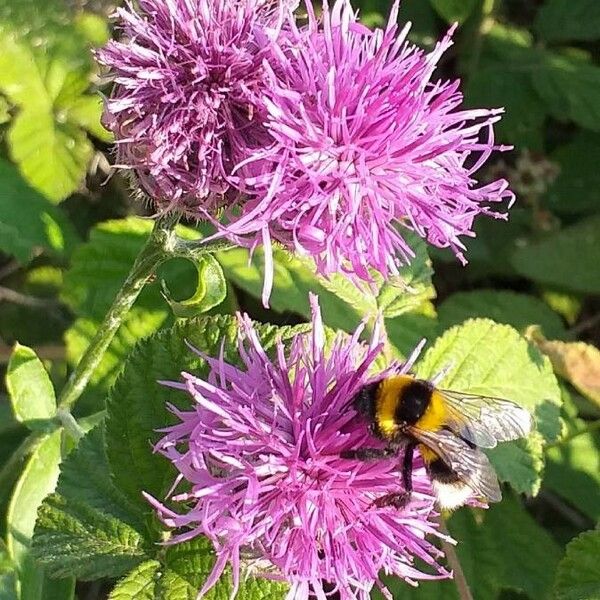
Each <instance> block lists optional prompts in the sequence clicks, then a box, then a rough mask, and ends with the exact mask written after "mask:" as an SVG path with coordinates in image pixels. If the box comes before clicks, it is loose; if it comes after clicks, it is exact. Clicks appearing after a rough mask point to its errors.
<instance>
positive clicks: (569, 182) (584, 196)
mask: <svg viewBox="0 0 600 600" xmlns="http://www.w3.org/2000/svg"><path fill="white" fill-rule="evenodd" d="M598 6H600V3H599V4H598ZM551 158H552V160H553V161H554V162H556V163H558V166H559V173H558V177H557V178H556V180H555V181H554V183H553V184H552V185H551V186H550V189H549V190H548V193H547V196H546V199H545V205H546V206H547V207H548V208H549V209H550V210H551V211H552V212H556V213H559V214H565V215H571V214H580V213H593V212H596V210H597V209H598V206H599V205H600V170H599V169H598V168H597V166H598V164H599V162H600V135H599V134H597V133H592V132H590V131H581V132H579V133H578V134H577V135H576V136H575V137H574V138H573V140H572V141H571V142H570V143H569V144H565V145H563V146H559V148H558V149H557V150H556V151H555V152H554V153H553V154H552V156H551Z"/></svg>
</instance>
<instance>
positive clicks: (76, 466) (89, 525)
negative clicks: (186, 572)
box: [33, 425, 153, 580]
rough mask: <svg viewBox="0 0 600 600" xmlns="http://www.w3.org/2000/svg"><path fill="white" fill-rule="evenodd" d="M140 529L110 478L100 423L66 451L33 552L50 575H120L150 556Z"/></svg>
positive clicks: (43, 508)
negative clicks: (68, 452) (73, 447)
mask: <svg viewBox="0 0 600 600" xmlns="http://www.w3.org/2000/svg"><path fill="white" fill-rule="evenodd" d="M144 532H145V525H144V521H143V518H142V517H141V516H140V515H139V514H138V512H137V511H136V509H135V507H133V506H132V505H131V504H130V502H129V501H128V500H127V498H126V497H125V496H124V495H123V494H122V493H121V492H120V491H119V490H118V489H117V488H116V487H115V485H114V483H113V482H112V480H111V476H110V472H109V469H108V461H107V458H106V452H105V449H104V428H103V426H101V425H100V426H98V427H96V428H95V429H93V430H92V431H91V432H90V433H89V434H87V435H86V436H85V437H84V438H83V440H82V441H81V442H80V443H79V446H78V447H77V448H76V449H75V450H74V451H73V452H72V453H71V454H69V456H68V458H67V459H66V461H65V462H64V464H63V465H62V467H61V473H60V477H59V480H58V486H57V490H56V493H54V494H51V495H50V496H48V497H47V498H46V499H45V500H44V502H43V504H42V506H41V508H40V510H39V513H38V520H37V523H36V527H35V534H34V538H33V552H34V555H35V557H36V558H37V560H38V562H39V563H40V564H41V565H43V566H44V568H45V569H46V571H47V572H48V573H49V574H50V575H52V576H53V577H62V576H66V575H74V576H76V577H77V578H78V579H84V580H86V579H98V578H100V577H118V576H121V575H124V574H125V573H127V571H129V570H130V569H131V568H133V567H135V566H136V565H138V564H140V563H141V562H143V561H144V560H146V559H147V558H148V557H149V556H151V555H152V550H153V549H152V546H151V545H150V544H149V543H148V542H147V541H146V540H145V539H144Z"/></svg>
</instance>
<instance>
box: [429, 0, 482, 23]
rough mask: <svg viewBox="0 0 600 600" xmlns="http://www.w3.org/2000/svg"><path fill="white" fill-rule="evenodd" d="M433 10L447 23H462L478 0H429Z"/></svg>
mask: <svg viewBox="0 0 600 600" xmlns="http://www.w3.org/2000/svg"><path fill="white" fill-rule="evenodd" d="M429 1H430V2H431V5H432V6H433V8H434V9H435V11H436V12H437V13H438V15H440V17H442V18H443V19H445V20H446V21H447V22H448V23H455V22H458V23H464V22H465V21H466V20H467V18H468V17H469V16H470V15H471V13H472V12H473V11H474V10H475V8H476V7H477V5H478V3H479V0H429Z"/></svg>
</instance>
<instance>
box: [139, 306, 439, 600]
mask: <svg viewBox="0 0 600 600" xmlns="http://www.w3.org/2000/svg"><path fill="white" fill-rule="evenodd" d="M362 329H363V328H362V327H361V328H359V329H358V330H357V331H356V333H355V334H354V335H353V336H352V337H350V336H348V335H346V334H339V335H338V336H337V337H336V338H335V339H334V341H333V342H332V343H331V345H330V346H329V344H328V348H330V349H326V348H325V335H324V331H323V324H322V321H321V316H320V312H319V308H318V304H317V302H316V299H315V298H313V299H312V333H310V334H305V335H299V336H297V337H295V338H294V339H293V341H292V342H291V346H290V347H289V348H288V349H287V350H286V349H285V348H284V346H283V344H282V343H281V342H278V343H277V344H276V348H275V352H274V354H275V356H274V358H273V359H271V358H270V357H269V356H268V355H267V353H266V352H265V350H264V348H263V347H262V345H261V343H260V341H259V338H258V335H257V332H256V331H255V329H254V327H253V324H252V323H251V321H250V320H249V319H248V318H247V317H243V318H242V317H240V319H239V331H240V333H239V356H240V364H239V365H237V366H234V365H231V364H228V363H226V362H225V361H224V359H223V356H221V357H218V358H210V357H205V356H203V358H204V359H205V360H206V362H207V363H208V366H209V368H210V374H209V376H208V378H207V379H201V378H199V377H197V376H195V375H192V374H189V373H184V374H183V381H182V382H179V383H175V382H174V383H169V384H168V385H170V386H171V387H174V388H176V389H180V390H182V391H184V392H187V393H188V394H189V395H190V397H191V399H192V400H193V403H194V404H193V407H192V408H191V409H190V410H179V409H176V408H174V407H172V408H171V410H172V411H173V412H174V414H175V415H176V417H177V419H178V421H179V422H178V423H177V424H176V425H174V426H172V427H169V428H168V429H166V430H165V431H166V435H165V436H164V438H163V439H162V440H161V441H160V442H159V444H158V446H157V448H158V449H159V451H161V452H162V453H164V454H165V455H166V456H167V457H168V458H169V459H170V460H171V461H172V462H173V464H174V465H175V466H176V468H177V469H178V470H179V472H180V473H181V476H182V478H183V479H185V480H186V481H187V482H188V484H189V486H188V487H189V489H188V490H187V491H185V492H181V493H179V494H176V495H175V496H173V498H172V499H173V500H174V501H179V502H181V503H182V505H181V513H176V512H174V511H172V510H170V509H168V508H166V507H165V506H164V505H162V504H161V503H160V502H159V501H157V500H155V499H151V502H152V503H153V504H154V505H155V506H156V507H157V509H158V511H159V514H160V515H161V517H162V519H163V521H164V522H165V523H166V524H167V525H168V526H171V527H183V528H184V530H183V531H181V532H180V533H176V534H175V535H174V536H173V537H172V538H171V543H177V542H178V541H182V540H186V539H190V538H191V537H194V536H197V535H205V536H208V538H209V539H210V540H211V541H212V542H213V544H214V548H215V551H216V553H217V556H218V559H217V562H216V565H215V567H214V570H213V572H212V574H211V575H210V577H209V578H208V580H207V582H206V585H205V586H204V588H203V590H202V592H205V591H206V590H207V589H209V588H210V587H211V586H212V585H214V583H215V582H216V580H217V579H218V577H219V575H220V574H221V572H222V571H223V569H224V568H225V566H226V564H227V563H229V564H230V565H231V567H232V570H233V578H234V583H235V582H237V581H238V580H239V571H240V565H242V566H244V568H245V569H248V570H251V571H254V572H261V571H262V572H265V571H266V572H267V573H268V576H269V577H277V578H280V579H283V580H285V581H287V582H289V583H290V585H291V588H290V594H289V596H288V598H290V599H292V598H293V599H295V600H299V599H308V598H309V595H314V596H315V597H318V598H321V599H323V598H325V595H324V594H325V589H327V590H329V591H331V590H332V589H334V590H337V591H338V592H339V595H340V598H342V599H343V600H346V599H355V598H360V599H361V600H367V598H369V592H370V590H371V588H372V587H373V586H374V585H379V586H381V587H382V588H383V589H384V590H385V588H384V587H383V584H382V583H381V581H380V580H379V575H380V573H381V572H386V573H388V574H394V575H397V576H399V577H402V578H404V579H405V580H407V581H408V582H415V581H417V580H420V579H431V578H440V577H447V576H448V572H447V571H446V570H445V569H444V568H443V567H442V566H440V565H439V564H438V563H437V560H438V559H439V557H440V553H439V551H438V550H437V549H436V548H435V546H433V545H432V544H431V543H430V542H429V541H428V540H427V539H426V536H427V534H431V533H433V534H435V533H437V529H436V527H437V526H436V524H435V522H434V517H435V512H434V507H433V504H434V498H433V497H432V494H431V487H430V483H429V481H428V479H427V476H426V475H425V472H424V469H423V468H422V463H421V461H420V459H417V460H416V462H415V465H414V466H415V472H414V474H413V482H414V488H415V493H414V494H413V497H412V500H411V502H410V503H409V504H408V506H407V507H405V508H403V509H398V508H394V507H390V506H388V507H379V506H377V505H376V504H374V501H375V500H376V499H377V498H379V497H381V496H383V495H385V494H389V493H395V492H396V493H397V492H401V491H402V487H401V486H402V484H401V475H400V472H399V460H398V458H393V459H385V460H379V461H377V460H375V461H372V462H364V461H359V460H353V459H346V458H341V457H340V453H341V452H343V451H345V450H350V449H355V448H359V447H378V446H380V445H381V443H380V442H378V441H377V440H376V439H375V438H373V437H372V436H371V435H370V433H369V432H368V427H367V424H366V423H365V422H364V420H362V419H361V418H359V417H358V416H357V414H356V412H355V410H354V409H353V408H352V398H353V396H354V395H355V394H356V392H357V391H358V390H359V389H360V388H361V387H362V386H363V385H365V384H366V383H368V382H370V381H373V379H374V378H380V377H383V376H385V375H386V374H387V373H388V372H391V371H394V372H398V371H400V372H403V371H405V370H406V369H408V368H409V367H410V364H406V365H404V367H402V365H398V364H395V365H392V366H391V367H390V368H389V369H388V370H387V371H384V372H380V373H378V374H377V375H374V374H372V373H370V372H371V371H372V369H373V361H374V360H375V358H376V357H377V355H378V354H379V353H380V350H381V346H382V340H381V337H380V334H379V333H378V332H377V331H375V333H374V335H373V337H372V339H371V342H370V344H369V345H366V344H364V343H362V342H360V341H359V335H360V334H361V331H362ZM416 558H418V559H421V561H423V562H422V563H421V564H424V565H428V568H426V569H424V567H423V566H420V567H417V566H416V565H415V559H416ZM426 571H427V572H426Z"/></svg>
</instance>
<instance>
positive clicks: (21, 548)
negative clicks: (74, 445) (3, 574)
mask: <svg viewBox="0 0 600 600" xmlns="http://www.w3.org/2000/svg"><path fill="white" fill-rule="evenodd" d="M60 435H61V432H60V431H59V430H57V431H55V432H54V433H52V434H50V435H48V436H46V437H43V438H42V439H41V441H40V443H39V444H38V445H37V446H36V447H35V449H34V450H33V452H32V453H31V455H30V457H29V459H28V461H27V464H26V466H25V468H24V469H23V472H22V474H21V477H20V478H19V481H18V482H17V484H16V486H15V488H14V490H13V494H12V497H11V500H10V504H9V506H8V511H7V517H6V518H7V524H8V527H7V533H6V540H7V548H8V553H9V556H10V557H11V559H12V560H13V561H14V563H15V565H16V567H17V571H18V573H19V583H18V587H19V594H20V599H21V600H42V599H43V600H53V599H54V598H63V597H65V598H71V597H72V596H73V591H74V581H73V580H72V579H71V578H68V579H64V580H58V581H51V580H48V579H47V578H46V576H45V574H44V571H43V569H42V568H41V567H39V565H37V564H36V563H35V561H34V560H33V557H32V555H31V551H30V544H31V537H32V535H33V529H34V525H35V519H36V513H37V510H38V507H39V506H40V505H41V503H42V500H43V499H44V497H45V496H46V495H47V494H49V493H50V492H52V490H54V488H55V486H56V481H57V479H58V465H59V463H60Z"/></svg>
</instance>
